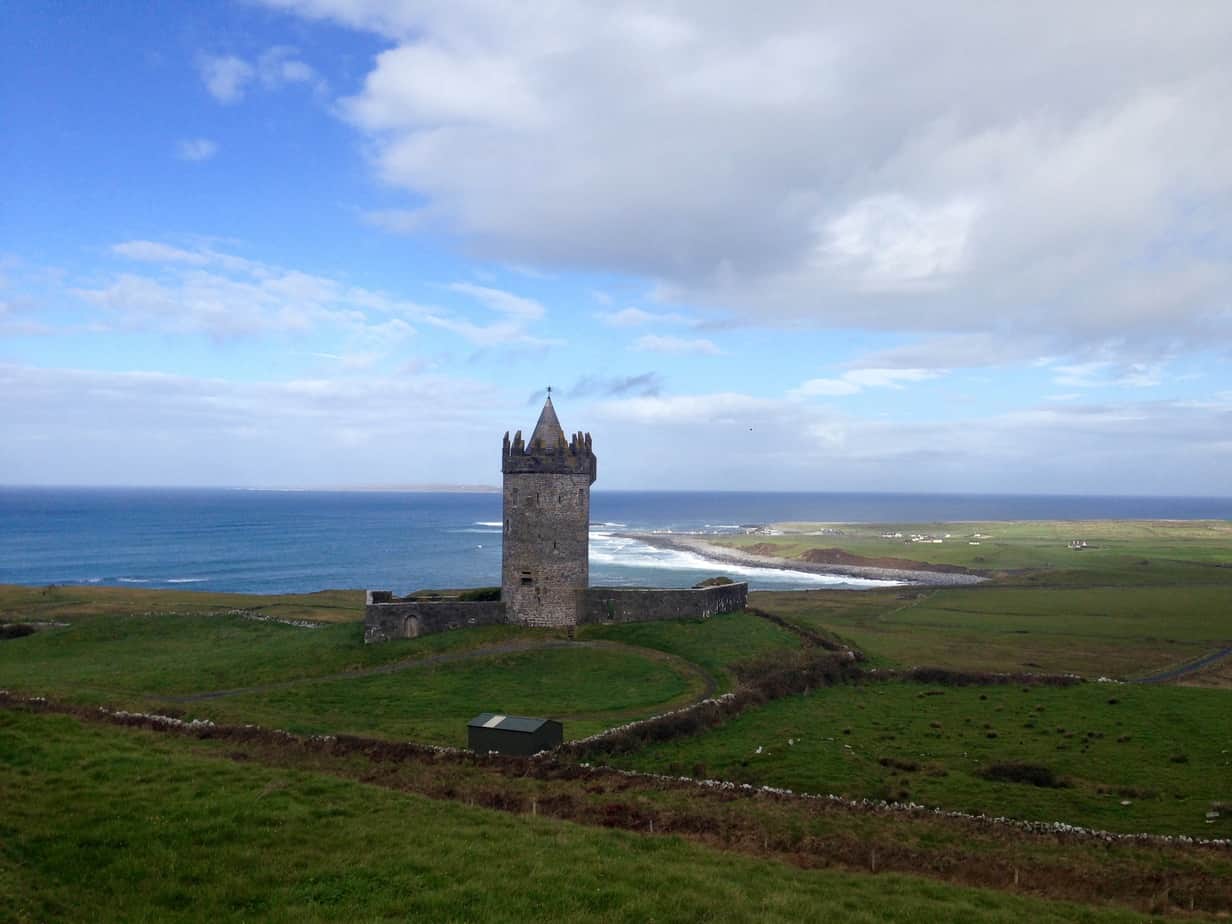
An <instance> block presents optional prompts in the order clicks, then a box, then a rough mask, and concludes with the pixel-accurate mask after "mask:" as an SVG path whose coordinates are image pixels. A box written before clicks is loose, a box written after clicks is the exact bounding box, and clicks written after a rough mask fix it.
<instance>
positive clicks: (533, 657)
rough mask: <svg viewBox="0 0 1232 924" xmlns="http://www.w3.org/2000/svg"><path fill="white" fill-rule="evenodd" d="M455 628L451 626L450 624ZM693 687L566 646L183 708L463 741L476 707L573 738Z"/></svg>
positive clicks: (631, 655)
mask: <svg viewBox="0 0 1232 924" xmlns="http://www.w3.org/2000/svg"><path fill="white" fill-rule="evenodd" d="M455 634H456V633H455ZM701 693H702V684H701V681H700V679H699V678H698V677H697V676H696V675H694V674H693V673H691V672H685V671H682V670H681V669H679V667H677V666H676V665H674V664H672V663H671V662H670V661H667V660H660V659H651V658H648V657H645V656H643V655H641V654H638V653H637V652H635V651H623V650H609V649H596V648H581V647H579V648H569V649H547V650H539V651H529V652H523V653H517V654H502V655H493V656H486V657H478V658H475V659H473V660H466V661H456V662H452V663H448V664H440V665H430V666H425V667H422V668H411V669H409V670H403V671H397V672H394V673H388V674H376V675H372V676H368V677H357V678H348V679H342V680H330V681H323V682H319V683H303V684H298V685H296V686H293V687H287V688H283V689H278V690H272V691H269V692H266V693H252V694H245V695H241V696H228V697H224V698H221V699H213V700H208V701H204V702H197V703H191V704H188V705H186V706H184V707H183V708H185V709H186V711H187V712H188V714H189V715H191V716H193V717H200V718H210V719H214V720H216V721H225V722H233V723H244V722H251V723H254V724H257V725H266V726H276V727H278V728H285V729H287V730H288V731H294V732H299V733H305V734H317V733H344V732H345V733H349V734H359V735H373V736H377V737H388V738H399V739H409V740H414V741H422V742H428V743H432V744H448V745H458V746H463V747H464V746H465V745H466V722H467V721H468V720H469V719H471V718H473V717H474V716H475V715H476V714H477V713H480V712H505V713H513V714H515V715H537V716H547V717H551V718H559V719H563V720H564V722H565V734H566V735H567V736H568V737H571V738H576V737H583V736H585V735H589V734H593V733H594V732H597V731H600V730H602V729H604V728H607V727H609V726H611V725H618V724H621V723H622V722H625V721H628V720H630V719H632V718H638V717H640V716H644V715H647V714H649V713H652V712H656V711H661V710H662V709H668V708H672V707H674V706H677V705H683V704H684V703H685V702H688V701H689V700H691V699H693V698H695V697H697V696H699V695H700V694H701Z"/></svg>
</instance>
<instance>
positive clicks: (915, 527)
mask: <svg viewBox="0 0 1232 924" xmlns="http://www.w3.org/2000/svg"><path fill="white" fill-rule="evenodd" d="M776 526H777V527H778V528H780V529H782V530H783V535H779V536H726V537H722V538H720V539H716V540H714V541H717V542H719V543H721V544H723V545H728V546H731V547H733V548H749V547H750V546H760V545H767V546H771V547H773V548H774V549H775V553H776V554H778V555H782V556H784V557H788V558H798V557H800V556H802V555H803V554H804V553H805V552H807V551H808V550H809V549H833V548H837V549H842V550H843V551H845V552H850V553H852V554H854V555H861V556H865V557H868V558H886V557H890V558H901V559H908V560H911V561H918V562H926V563H933V564H945V565H960V566H963V567H966V568H971V569H974V570H977V571H986V572H990V573H993V574H996V575H998V578H999V579H1000V580H1011V581H1012V580H1015V579H1018V578H1019V577H1020V576H1019V575H1017V574H1015V572H1019V571H1022V570H1031V571H1048V572H1055V574H1054V575H1052V576H1050V577H1049V578H1048V579H1047V580H1048V581H1049V582H1050V583H1073V582H1083V581H1086V580H1090V579H1093V578H1094V577H1095V576H1097V575H1100V576H1103V578H1105V579H1108V580H1113V581H1115V582H1117V583H1129V584H1141V583H1152V582H1159V581H1162V582H1172V581H1180V580H1186V581H1198V582H1211V583H1223V584H1232V522H1228V521H1226V520H1090V521H1021V522H1004V523H997V522H992V523H990V522H955V523H889V524H863V523H857V524H851V523H841V524H819V523H784V524H776ZM823 530H825V531H826V532H824V533H823V532H822V531H823ZM883 533H890V534H893V533H902V534H903V537H904V538H902V539H883V538H882V534H883ZM913 534H918V535H928V536H932V537H935V538H941V539H942V540H943V541H942V542H941V543H940V544H935V543H932V542H911V541H909V538H908V537H910V536H911V535H913ZM947 535H948V537H949V538H945V537H946V536H947ZM977 535H978V537H979V538H976V537H977ZM1071 539H1081V540H1084V541H1085V542H1086V543H1087V548H1085V549H1082V550H1080V551H1075V550H1072V549H1070V548H1069V542H1070V540H1071ZM973 542H974V543H978V544H976V545H972V544H971V543H973Z"/></svg>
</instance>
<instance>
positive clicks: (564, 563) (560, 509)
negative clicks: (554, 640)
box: [501, 394, 596, 626]
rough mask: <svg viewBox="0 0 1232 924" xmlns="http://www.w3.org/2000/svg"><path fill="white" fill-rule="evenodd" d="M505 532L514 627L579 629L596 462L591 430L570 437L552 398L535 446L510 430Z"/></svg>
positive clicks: (504, 580) (507, 597)
mask: <svg viewBox="0 0 1232 924" xmlns="http://www.w3.org/2000/svg"><path fill="white" fill-rule="evenodd" d="M501 472H502V473H503V474H504V507H505V511H504V512H505V516H504V520H505V535H504V541H503V543H502V553H501V600H502V601H503V602H504V604H505V612H506V614H507V616H508V619H509V621H510V622H514V623H519V624H521V625H526V626H573V625H576V624H577V620H578V596H579V593H578V592H579V591H581V590H585V588H586V585H587V584H588V583H589V580H590V557H589V556H590V486H591V485H592V484H594V482H595V473H596V460H595V454H594V452H593V451H592V450H591V448H590V434H589V433H575V434H573V438H572V439H570V440H566V439H565V433H564V431H563V430H562V429H561V428H560V421H559V420H557V419H556V409H555V408H554V407H552V397H551V395H550V394H549V395H548V399H547V401H546V402H545V403H544V405H543V411H542V413H540V415H539V422H538V423H537V424H535V431H534V433H532V434H531V437H530V442H529V444H527V443H524V442H523V441H522V431H521V430H519V431H518V432H517V433H516V434H514V437H513V439H512V440H510V439H509V434H508V433H507V432H506V433H505V444H504V448H503V451H502V454H501Z"/></svg>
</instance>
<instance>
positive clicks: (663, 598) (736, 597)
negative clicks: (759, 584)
mask: <svg viewBox="0 0 1232 924" xmlns="http://www.w3.org/2000/svg"><path fill="white" fill-rule="evenodd" d="M579 598H580V602H579V605H578V622H579V623H622V622H652V621H655V620H660V619H689V618H692V619H705V618H707V617H710V616H714V615H716V614H718V613H732V612H735V611H737V610H742V609H744V608H745V607H746V606H747V605H748V601H749V585H748V584H744V583H741V584H719V585H716V586H714V587H698V588H682V589H679V590H657V589H650V588H641V587H590V588H587V589H586V590H584V591H582V592H581V593H580V594H579Z"/></svg>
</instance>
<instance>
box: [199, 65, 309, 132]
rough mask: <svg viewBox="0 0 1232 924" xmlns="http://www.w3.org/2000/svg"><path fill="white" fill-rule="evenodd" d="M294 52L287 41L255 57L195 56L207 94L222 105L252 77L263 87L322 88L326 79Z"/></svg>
mask: <svg viewBox="0 0 1232 924" xmlns="http://www.w3.org/2000/svg"><path fill="white" fill-rule="evenodd" d="M297 55H298V51H297V49H295V48H293V47H291V46H289V45H274V46H273V47H271V48H267V49H266V50H265V51H264V52H262V53H261V54H260V55H259V56H258V57H257V59H256V60H255V61H248V60H245V59H244V58H240V57H237V56H236V55H204V54H203V55H199V56H198V58H197V72H198V73H199V74H200V75H201V80H202V82H203V83H204V84H205V88H206V90H207V91H209V94H210V96H212V97H214V99H216V100H218V102H220V103H222V104H223V105H230V104H232V103H238V102H239V101H240V100H242V99H243V98H244V95H245V94H246V93H247V91H248V88H249V87H250V86H252V84H253V82H254V81H259V83H260V85H261V87H263V88H264V89H266V90H279V89H281V88H283V87H285V86H288V85H291V84H310V85H311V86H312V87H313V88H314V89H315V90H316V91H317V92H325V90H327V89H328V87H327V84H326V82H325V81H324V80H323V79H322V78H321V77H320V75H318V74H317V72H316V70H315V69H314V68H313V67H312V65H310V64H308V63H307V62H306V61H302V60H300V59H299V58H298V57H297ZM207 156H208V155H207Z"/></svg>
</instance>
